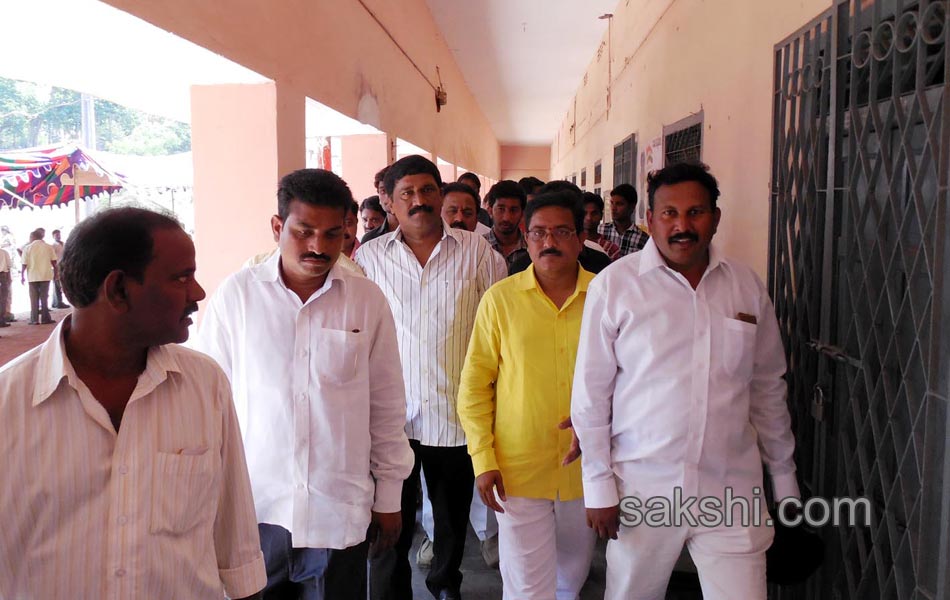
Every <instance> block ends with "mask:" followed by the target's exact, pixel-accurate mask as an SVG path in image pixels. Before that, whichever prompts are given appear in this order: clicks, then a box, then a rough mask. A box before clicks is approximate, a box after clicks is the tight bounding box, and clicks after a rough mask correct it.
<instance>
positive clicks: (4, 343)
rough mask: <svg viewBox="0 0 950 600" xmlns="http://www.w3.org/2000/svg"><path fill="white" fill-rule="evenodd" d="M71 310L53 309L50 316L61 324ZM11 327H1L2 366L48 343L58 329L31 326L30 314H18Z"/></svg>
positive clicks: (52, 326) (0, 356) (47, 326)
mask: <svg viewBox="0 0 950 600" xmlns="http://www.w3.org/2000/svg"><path fill="white" fill-rule="evenodd" d="M70 310H71V309H68V308H66V309H59V310H56V309H51V310H50V315H51V316H52V317H53V319H54V320H55V321H56V322H57V323H59V322H60V321H61V320H62V319H63V317H65V316H66V315H68V314H69V311H70ZM16 317H17V320H16V321H14V322H13V323H10V327H0V366H3V365H5V364H6V363H8V362H10V361H11V360H13V359H14V358H16V357H17V356H20V355H21V354H23V353H24V352H26V351H27V350H29V349H31V348H33V347H34V346H38V345H40V344H42V343H43V342H45V341H46V338H48V337H49V334H50V333H51V332H52V331H53V328H54V327H56V325H55V324H53V325H29V324H27V321H28V320H29V318H30V314H29V313H18V314H17V315H16Z"/></svg>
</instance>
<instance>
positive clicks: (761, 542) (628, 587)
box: [604, 494, 774, 600]
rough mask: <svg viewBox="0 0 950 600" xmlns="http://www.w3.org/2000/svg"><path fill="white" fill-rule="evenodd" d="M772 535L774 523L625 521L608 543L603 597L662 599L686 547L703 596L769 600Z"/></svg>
mask: <svg viewBox="0 0 950 600" xmlns="http://www.w3.org/2000/svg"><path fill="white" fill-rule="evenodd" d="M626 495H631V494H626ZM641 500H643V499H641ZM773 536H774V532H773V530H772V529H771V528H770V527H765V526H760V527H741V526H739V525H738V524H737V525H734V526H732V527H725V526H721V527H695V528H694V527H689V526H688V525H685V524H684V525H683V526H682V527H650V526H648V525H646V524H640V525H637V526H636V527H626V526H624V525H621V526H620V532H619V534H618V538H617V539H616V540H610V541H609V542H608V543H607V589H606V593H605V594H604V600H663V599H664V598H665V597H666V587H667V585H668V584H669V580H670V574H671V573H672V572H673V565H674V564H676V560H677V558H679V556H680V553H681V552H682V550H683V546H684V545H685V546H686V549H687V550H688V551H689V554H690V557H691V558H692V559H693V563H694V564H695V565H696V571H697V572H698V574H699V583H700V585H701V586H702V589H703V598H704V599H705V600H736V599H737V598H741V599H742V600H765V597H766V583H765V551H766V550H767V549H768V547H769V546H770V545H771V544H772V538H773Z"/></svg>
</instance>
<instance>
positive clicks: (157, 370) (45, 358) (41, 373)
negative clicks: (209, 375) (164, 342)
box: [33, 315, 182, 406]
mask: <svg viewBox="0 0 950 600" xmlns="http://www.w3.org/2000/svg"><path fill="white" fill-rule="evenodd" d="M71 323H72V316H71V315H67V316H66V318H64V319H63V320H62V321H61V322H60V323H59V325H57V326H56V329H54V330H53V333H52V334H50V336H49V338H48V339H47V340H46V341H45V342H43V345H42V346H41V347H40V351H39V357H38V359H37V366H36V384H35V388H34V392H33V406H38V405H40V404H42V403H43V402H45V401H46V400H48V399H49V398H50V396H52V395H53V392H55V391H56V390H57V389H59V386H60V384H61V383H62V381H63V379H66V380H67V381H68V382H69V384H70V385H72V387H73V388H77V387H78V386H79V383H80V380H79V376H78V375H77V374H76V370H75V369H74V368H73V365H72V363H71V362H69V357H68V356H66V343H65V339H66V331H67V330H68V329H69V327H70V325H71ZM181 372H182V366H181V363H179V361H178V356H177V355H176V354H175V353H173V352H171V351H170V350H169V349H168V348H167V347H166V346H152V347H151V348H149V349H148V355H147V356H146V358H145V370H144V371H142V374H141V375H139V383H138V385H137V386H136V390H135V391H134V392H133V398H135V397H138V396H143V395H145V394H147V393H149V392H150V391H152V390H153V389H155V388H156V387H157V386H158V384H159V383H161V382H162V381H164V380H165V379H167V378H168V374H169V373H181ZM143 386H144V387H143ZM140 388H141V391H140ZM133 398H130V399H129V401H130V402H131V400H132V399H133Z"/></svg>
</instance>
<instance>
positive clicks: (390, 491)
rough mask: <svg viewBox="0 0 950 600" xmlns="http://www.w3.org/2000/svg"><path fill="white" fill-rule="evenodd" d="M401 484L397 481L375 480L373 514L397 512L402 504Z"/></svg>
mask: <svg viewBox="0 0 950 600" xmlns="http://www.w3.org/2000/svg"><path fill="white" fill-rule="evenodd" d="M402 483H403V482H402V481H400V480H399V479H377V480H376V501H375V502H374V503H373V512H378V513H395V512H399V510H400V509H401V503H402V502H401V501H402Z"/></svg>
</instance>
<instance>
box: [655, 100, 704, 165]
mask: <svg viewBox="0 0 950 600" xmlns="http://www.w3.org/2000/svg"><path fill="white" fill-rule="evenodd" d="M702 150H703V113H702V112H699V113H697V114H695V115H691V116H689V117H687V118H685V119H683V120H681V121H677V122H676V123H674V124H672V125H668V126H666V127H664V128H663V159H664V160H663V164H664V165H674V164H676V163H682V162H699V161H700V160H701V159H702V154H703V153H702Z"/></svg>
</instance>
